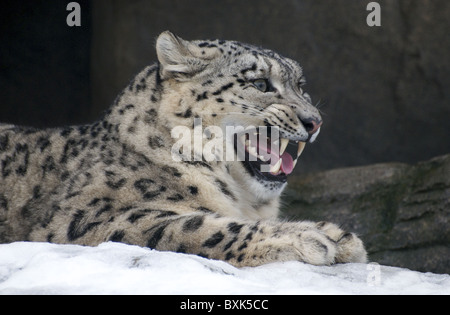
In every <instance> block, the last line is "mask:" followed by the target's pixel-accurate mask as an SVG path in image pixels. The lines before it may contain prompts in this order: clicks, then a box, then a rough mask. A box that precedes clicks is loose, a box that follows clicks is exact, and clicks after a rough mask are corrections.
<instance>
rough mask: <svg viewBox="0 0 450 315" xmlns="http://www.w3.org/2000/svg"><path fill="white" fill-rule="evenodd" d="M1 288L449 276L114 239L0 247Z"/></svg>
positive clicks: (244, 289)
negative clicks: (260, 261) (240, 264)
mask: <svg viewBox="0 0 450 315" xmlns="http://www.w3.org/2000/svg"><path fill="white" fill-rule="evenodd" d="M0 294H252V295H254V294H450V276H449V275H436V274H431V273H420V272H415V271H410V270H407V269H401V268H394V267H386V266H380V265H377V264H368V265H365V264H343V265H335V266H331V267H317V266H311V265H307V264H303V263H299V262H286V263H274V264H269V265H265V266H261V267H257V268H242V269H238V268H234V267H232V266H231V265H229V264H227V263H225V262H221V261H213V260H208V259H204V258H201V257H197V256H193V255H185V254H177V253H170V252H158V251H155V250H150V249H147V248H141V247H137V246H130V245H125V244H119V243H104V244H101V245H99V246H97V247H83V246H75V245H55V244H47V243H26V242H19V243H12V244H5V245H0Z"/></svg>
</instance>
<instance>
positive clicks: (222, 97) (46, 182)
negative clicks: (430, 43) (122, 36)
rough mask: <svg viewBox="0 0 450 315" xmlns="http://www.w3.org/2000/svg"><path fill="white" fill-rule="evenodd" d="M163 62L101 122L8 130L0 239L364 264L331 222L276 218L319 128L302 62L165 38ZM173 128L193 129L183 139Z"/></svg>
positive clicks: (354, 241) (160, 49)
mask: <svg viewBox="0 0 450 315" xmlns="http://www.w3.org/2000/svg"><path fill="white" fill-rule="evenodd" d="M156 52H157V57H158V62H157V63H155V64H153V65H150V66H148V67H146V68H145V69H144V70H142V71H141V72H140V73H139V74H138V75H137V76H136V77H135V78H134V79H133V80H132V81H131V83H130V84H129V85H128V86H127V87H126V88H125V89H124V90H123V91H122V92H121V93H120V94H119V96H118V97H117V98H116V100H115V102H114V103H113V105H112V106H111V107H110V109H109V110H108V111H107V112H106V113H105V114H104V116H103V118H102V119H100V120H99V121H97V122H95V123H93V124H90V125H81V126H71V127H63V128H54V129H44V130H39V129H33V128H26V127H19V126H15V125H5V124H2V125H0V161H1V165H0V170H1V174H0V242H2V243H6V242H13V241H41V242H53V243H68V244H81V245H88V246H95V245H97V244H100V243H102V242H106V241H113V242H123V243H128V244H134V245H139V246H145V247H149V248H152V249H156V250H161V251H175V252H180V253H189V254H196V255H200V256H203V257H207V258H210V259H219V260H224V261H227V262H229V263H231V264H233V265H235V266H238V267H240V266H258V265H261V264H265V263H270V262H276V261H288V260H296V261H302V262H306V263H310V264H315V265H329V264H333V263H345V262H365V261H366V251H365V249H364V246H363V243H362V241H361V240H360V239H359V238H358V237H357V236H356V235H355V234H353V233H347V232H344V231H342V230H341V229H340V228H338V227H337V226H336V225H335V224H332V223H327V222H319V223H315V222H309V221H303V222H287V221H282V220H279V219H277V216H278V211H279V196H280V194H281V192H282V191H283V189H284V188H285V186H286V182H287V177H288V175H289V174H290V173H292V171H293V168H294V167H295V165H296V163H297V159H298V157H299V156H300V154H301V152H302V151H303V148H304V147H305V144H306V143H308V142H313V141H314V140H315V138H316V136H317V134H318V133H319V130H320V127H321V124H322V118H321V116H320V113H319V111H318V110H317V108H316V107H314V106H313V105H312V104H311V99H310V97H309V95H308V94H307V93H305V92H304V91H303V87H302V86H303V84H304V83H305V79H304V76H303V72H302V68H301V67H300V66H299V64H298V63H297V62H295V61H293V60H291V59H288V58H285V57H282V56H281V55H279V54H277V53H276V52H273V51H271V50H267V49H262V48H259V47H255V46H252V45H248V44H243V43H239V42H235V41H223V40H212V41H211V40H200V41H186V40H183V39H181V38H179V37H178V36H176V35H174V34H172V33H170V32H164V33H162V34H160V35H159V37H158V38H157V40H156ZM196 122H197V125H196ZM199 122H200V125H199ZM199 126H200V127H201V128H200V129H198V128H197V127H199ZM238 126H241V127H243V128H244V131H241V132H238V131H236V130H240V129H239V128H235V129H234V130H235V132H234V133H231V134H230V133H229V132H228V133H227V132H226V131H228V129H229V127H233V128H234V127H238ZM250 126H254V128H253V129H252V128H248V127H250ZM210 127H211V128H210ZM212 127H215V128H216V129H214V128H212ZM180 128H181V129H180ZM183 128H184V129H183ZM208 128H209V129H208ZM217 128H219V130H223V133H222V138H220V137H219V135H218V133H219V132H217ZM263 129H264V130H265V131H266V134H267V137H262V131H263ZM275 129H276V130H277V131H278V135H279V136H278V139H276V140H273V139H272V138H271V135H273V134H276V133H272V132H273V130H275ZM174 130H187V131H192V133H189V135H188V136H187V137H188V138H187V139H189V141H184V142H183V141H182V140H180V139H181V136H180V134H178V133H177V132H174ZM198 130H200V131H198ZM208 130H209V132H207V131H208ZM211 130H212V132H211ZM248 130H252V131H250V132H249V131H248ZM202 131H203V132H202ZM198 132H200V133H198ZM198 135H200V138H198ZM196 136H197V139H200V141H198V140H197V144H195V143H194V144H192V145H191V144H190V143H186V142H190V140H192V141H194V142H195V139H194V138H195V137H196ZM184 137H186V135H185V136H184ZM191 137H192V139H191ZM275 138H276V136H274V139H275ZM211 139H216V140H217V139H222V140H223V143H224V146H223V147H227V148H230V147H231V152H230V150H227V152H226V156H227V157H228V158H216V159H207V158H206V157H205V156H204V155H205V152H208V150H205V148H208V141H212V140H211ZM198 142H200V143H198ZM180 143H181V144H182V145H181V144H180ZM215 143H216V142H215ZM228 143H233V145H232V146H227V145H226V144H228ZM237 143H238V144H240V145H239V146H238V145H237ZM274 146H275V148H276V149H275V150H274V149H273V148H274ZM238 147H241V148H243V150H241V151H243V152H244V154H243V158H241V159H238V158H237V155H238V152H237V151H238V149H237V148H238ZM174 148H175V149H174ZM271 148H272V149H271ZM216 149H217V147H216ZM214 152H215V153H214V154H215V156H216V157H217V156H218V155H220V154H217V152H219V153H220V152H221V151H220V150H218V151H214ZM224 155H225V153H223V155H222V156H224ZM230 156H231V157H234V158H231V159H230V158H229V157H230ZM181 157H183V158H181ZM264 166H265V167H266V168H265V170H264Z"/></svg>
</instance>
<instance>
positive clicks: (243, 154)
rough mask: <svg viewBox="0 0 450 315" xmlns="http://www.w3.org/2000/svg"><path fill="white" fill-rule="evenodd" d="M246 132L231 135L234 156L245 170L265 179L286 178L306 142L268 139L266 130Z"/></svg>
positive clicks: (284, 180)
mask: <svg viewBox="0 0 450 315" xmlns="http://www.w3.org/2000/svg"><path fill="white" fill-rule="evenodd" d="M259 131H260V130H259V129H258V130H256V131H254V132H246V133H242V134H236V135H235V141H234V147H235V150H236V152H237V155H238V160H240V161H242V163H243V164H244V166H245V168H246V169H247V170H248V172H249V173H250V174H251V175H253V176H255V177H258V178H260V179H263V180H266V181H277V182H286V181H287V175H289V174H291V173H292V172H293V170H294V168H295V166H296V165H297V161H298V158H299V156H300V155H301V154H302V152H303V149H304V148H305V145H306V143H305V142H301V141H292V140H289V139H286V138H277V137H275V138H274V139H272V138H271V137H270V135H271V133H270V129H269V132H263V133H261V132H259Z"/></svg>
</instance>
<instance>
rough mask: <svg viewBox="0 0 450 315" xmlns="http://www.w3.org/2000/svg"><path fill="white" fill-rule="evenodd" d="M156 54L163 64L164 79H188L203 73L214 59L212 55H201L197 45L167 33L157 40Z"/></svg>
mask: <svg viewBox="0 0 450 315" xmlns="http://www.w3.org/2000/svg"><path fill="white" fill-rule="evenodd" d="M156 54H157V56H158V60H159V62H160V64H161V76H162V77H163V78H165V79H166V78H170V77H173V78H177V79H186V78H189V77H191V76H193V75H195V74H197V73H199V72H201V71H203V70H204V69H205V68H206V67H207V65H208V60H210V59H211V57H213V56H212V55H213V54H211V53H208V54H203V55H202V54H201V53H200V49H199V47H198V46H197V45H195V44H193V43H191V42H188V41H185V40H184V39H182V38H180V37H178V36H176V35H175V34H173V33H171V32H169V31H165V32H163V33H161V34H160V35H159V36H158V39H157V40H156Z"/></svg>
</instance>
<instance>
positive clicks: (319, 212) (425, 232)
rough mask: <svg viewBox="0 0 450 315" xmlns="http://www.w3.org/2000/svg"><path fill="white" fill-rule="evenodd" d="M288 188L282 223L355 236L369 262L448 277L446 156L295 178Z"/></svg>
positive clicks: (449, 182)
mask: <svg viewBox="0 0 450 315" xmlns="http://www.w3.org/2000/svg"><path fill="white" fill-rule="evenodd" d="M288 187H289V188H288V189H287V190H286V194H285V198H284V200H285V204H284V207H283V215H284V217H285V218H288V219H300V220H315V221H324V220H326V221H331V222H334V223H337V224H339V225H340V226H342V228H344V229H345V230H348V231H354V232H356V233H357V234H358V235H359V236H360V237H361V238H362V240H363V241H364V243H365V245H366V247H367V251H368V252H369V260H370V261H374V262H378V263H380V264H384V265H389V266H402V267H407V268H410V269H413V270H419V271H432V272H436V273H450V246H449V244H450V228H449V227H450V225H449V224H450V155H444V156H440V157H437V158H434V159H431V160H429V161H425V162H421V163H418V164H416V165H408V164H403V163H385V164H374V165H370V166H363V167H353V168H341V169H336V170H331V171H325V172H321V173H316V174H310V175H307V176H304V177H302V176H298V177H296V178H294V179H292V180H291V181H290V182H289V186H288Z"/></svg>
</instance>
